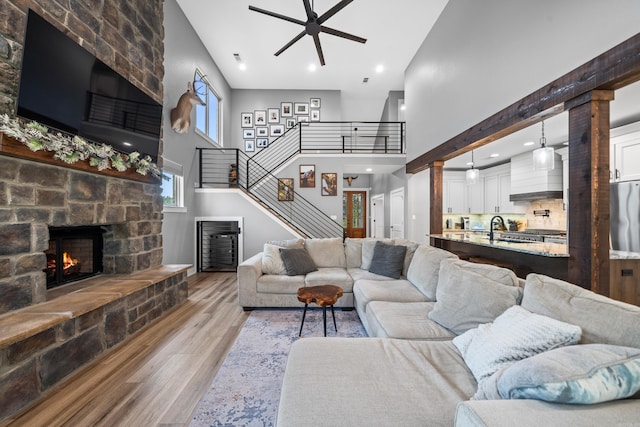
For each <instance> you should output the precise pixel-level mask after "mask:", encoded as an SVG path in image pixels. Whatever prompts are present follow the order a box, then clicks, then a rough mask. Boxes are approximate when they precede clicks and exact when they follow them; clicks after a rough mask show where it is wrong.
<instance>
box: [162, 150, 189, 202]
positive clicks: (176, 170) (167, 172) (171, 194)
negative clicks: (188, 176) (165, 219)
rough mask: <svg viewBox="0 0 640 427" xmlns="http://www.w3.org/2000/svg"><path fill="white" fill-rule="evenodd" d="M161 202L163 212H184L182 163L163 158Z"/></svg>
mask: <svg viewBox="0 0 640 427" xmlns="http://www.w3.org/2000/svg"><path fill="white" fill-rule="evenodd" d="M162 173H163V179H162V204H163V205H164V211H165V212H186V211H187V210H186V208H185V206H184V181H183V178H182V165H179V164H178V163H175V162H172V161H171V160H168V159H164V158H163V166H162Z"/></svg>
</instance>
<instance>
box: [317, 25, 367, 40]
mask: <svg viewBox="0 0 640 427" xmlns="http://www.w3.org/2000/svg"><path fill="white" fill-rule="evenodd" d="M320 31H321V32H323V33H327V34H331V35H332V36H338V37H342V38H343V39H349V40H353V41H354V42H358V43H366V42H367V39H363V38H362V37H358V36H354V35H353V34H349V33H345V32H344V31H340V30H334V29H333V28H329V27H325V26H324V25H323V26H321V27H320Z"/></svg>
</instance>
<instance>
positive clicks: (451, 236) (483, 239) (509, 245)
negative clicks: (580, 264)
mask: <svg viewBox="0 0 640 427" xmlns="http://www.w3.org/2000/svg"><path fill="white" fill-rule="evenodd" d="M499 235H500V233H499V232H496V233H495V236H496V239H497V238H498V237H499ZM427 237H433V238H435V239H443V240H451V241H454V242H463V243H469V244H473V245H478V246H486V247H490V248H496V249H504V250H508V251H515V252H522V253H527V254H532V255H541V256H546V257H558V258H563V257H564V258H568V257H569V251H568V249H567V245H566V244H560V243H545V242H522V243H520V242H518V243H515V242H502V241H499V240H494V241H493V242H490V241H489V237H488V236H487V235H486V232H485V233H484V234H483V233H473V232H471V233H469V232H463V231H456V232H452V233H443V234H428V235H427Z"/></svg>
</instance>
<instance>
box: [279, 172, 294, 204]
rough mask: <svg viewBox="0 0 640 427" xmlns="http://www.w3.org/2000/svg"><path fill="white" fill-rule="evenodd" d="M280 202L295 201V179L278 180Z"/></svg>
mask: <svg viewBox="0 0 640 427" xmlns="http://www.w3.org/2000/svg"><path fill="white" fill-rule="evenodd" d="M278 201H279V202H292V201H293V178H278Z"/></svg>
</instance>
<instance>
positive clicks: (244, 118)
mask: <svg viewBox="0 0 640 427" xmlns="http://www.w3.org/2000/svg"><path fill="white" fill-rule="evenodd" d="M240 122H241V123H242V127H243V128H252V127H253V113H241V114H240Z"/></svg>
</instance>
